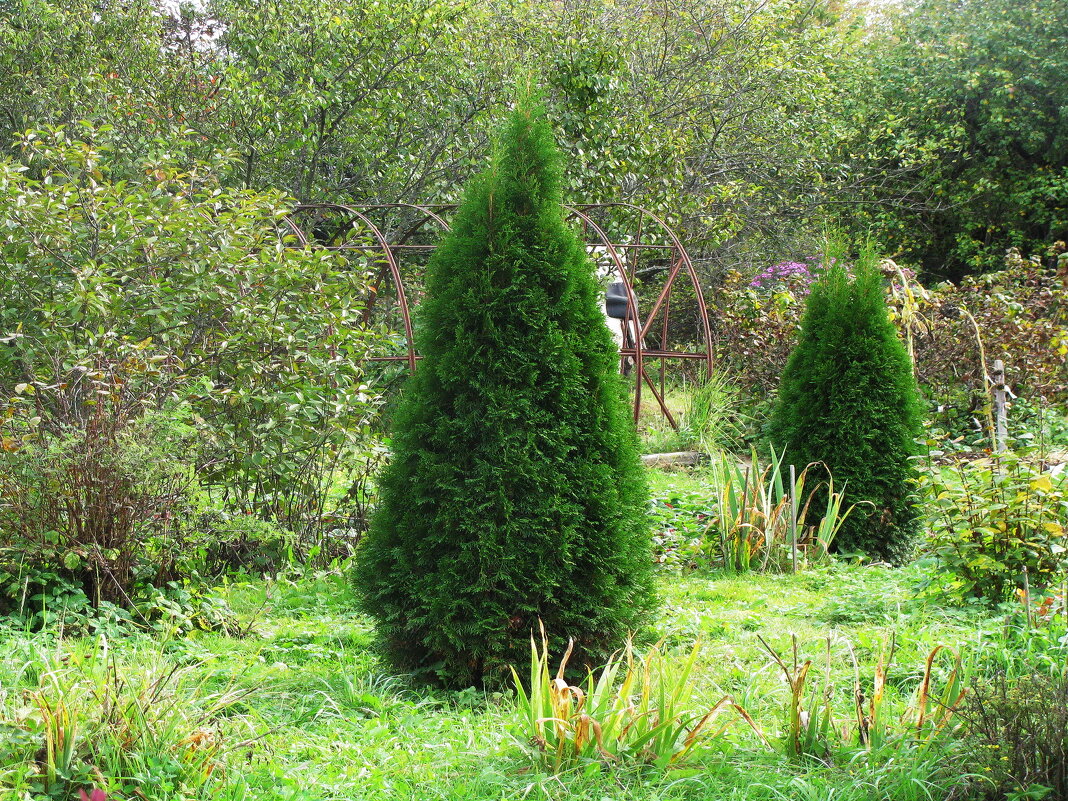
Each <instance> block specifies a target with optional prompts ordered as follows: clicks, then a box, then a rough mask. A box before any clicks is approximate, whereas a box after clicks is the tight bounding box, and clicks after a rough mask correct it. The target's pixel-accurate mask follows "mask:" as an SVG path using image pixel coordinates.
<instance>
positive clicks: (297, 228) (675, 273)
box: [285, 203, 713, 427]
mask: <svg viewBox="0 0 1068 801" xmlns="http://www.w3.org/2000/svg"><path fill="white" fill-rule="evenodd" d="M455 208H456V207H455V206H454V205H419V204H413V203H383V204H375V205H371V206H361V207H359V208H354V207H352V206H347V205H343V204H337V203H317V204H306V205H301V206H298V207H297V208H296V209H295V210H294V212H293V213H292V214H291V215H289V216H287V217H286V218H285V223H286V224H287V226H288V227H289V228H290V229H292V231H293V232H294V234H295V236H296V237H297V239H298V240H299V241H300V243H301V244H302V245H305V246H306V245H308V244H309V243H311V242H313V241H315V240H316V237H315V236H314V235H313V233H312V232H310V231H308V230H305V228H304V226H302V225H301V224H300V223H301V221H302V220H303V219H306V218H307V217H309V216H310V215H319V217H320V219H321V218H322V216H323V215H324V214H332V215H337V216H339V217H340V218H341V223H340V225H339V226H338V227H337V230H336V231H335V232H334V233H333V235H331V236H329V237H327V241H320V244H322V245H323V246H324V247H327V248H329V249H334V250H342V251H345V250H350V251H358V252H361V253H364V254H372V255H377V257H378V258H379V259H380V260H381V262H382V264H383V267H382V270H381V272H380V273H379V275H378V277H377V278H376V280H375V282H374V284H372V291H371V293H370V295H369V297H368V302H367V306H366V307H365V311H364V322H365V323H369V322H370V317H371V314H372V311H373V308H374V304H375V300H376V299H377V297H378V294H379V293H378V289H379V286H380V282H381V281H382V280H384V279H386V278H388V279H389V280H390V281H391V282H392V283H393V285H394V290H395V292H396V300H397V305H398V311H399V313H400V316H401V321H402V327H403V329H404V331H403V333H404V347H405V354H404V355H403V356H399V355H383V356H371V357H369V358H368V360H369V361H387V362H396V361H404V362H407V364H408V369H409V370H410V371H412V372H414V371H415V369H416V363H417V362H418V360H419V358H420V356H419V354H418V353H417V352H416V350H415V340H414V337H413V326H412V306H411V304H410V301H409V292H408V291H407V288H406V286H405V283H404V272H403V268H402V262H403V258H404V256H405V254H409V253H412V252H414V251H424V252H426V251H432V250H433V249H434V247H435V246H436V245H435V244H418V243H413V242H411V239H412V238H413V236H415V235H416V234H418V233H420V232H423V229H424V228H425V227H426V226H427V225H433V226H434V227H435V228H436V229H438V231H440V232H441V233H444V232H447V231H448V230H449V223H448V221H447V216H448V215H449V214H450V213H451V212H453V211H454V210H455ZM563 211H564V214H565V217H566V219H568V220H569V221H575V222H577V223H578V224H579V226H580V228H581V230H582V233H583V237H584V239H585V240H586V242H587V245H588V246H590V247H602V248H604V250H605V254H606V255H607V257H608V258H609V259H610V260H611V263H612V266H613V268H614V270H615V271H616V273H617V274H618V275H619V278H620V280H621V281H623V283H624V285H625V287H626V291H627V294H628V297H630V298H632V299H637V297H638V295H637V293H636V291H635V283H636V278H637V273H636V268H637V266H638V262H639V259H640V257H641V255H642V254H659V257H660V258H661V259H666V260H667V262H668V265H667V266H666V267H663V268H657V269H658V270H661V269H662V270H664V271H666V272H667V278H666V280H665V281H664V284H663V287H662V288H661V290H660V292H659V294H658V295H657V297H656V300H655V301H654V302H653V305H652V307H651V308H649V309H648V310H647V311H644V313H643V310H642V309H640V308H638V307H639V305H640V304H639V303H637V302H636V303H633V304H632V306H633V308H632V310H631V311H630V312H628V319H627V320H625V321H624V328H625V329H626V327H627V326H628V325H629V324H631V323H632V324H633V330H634V331H635V332H636V335H635V336H634V337H633V342H632V344H630V345H627V344H626V343H624V347H622V348H621V349H620V363H621V366H622V365H623V364H625V363H627V361H628V360H630V361H631V362H632V363H633V368H634V378H635V385H634V419H635V420H637V419H638V416H639V414H640V412H641V403H642V386H643V384H644V385H645V386H646V387H648V389H649V391H650V392H651V393H652V395H653V396H654V398H655V399H656V401H657V404H658V405H659V407H660V411H661V413H662V414H663V415H664V417H665V418H666V419H667V421H668V422H669V423H670V424H671V425H672V426H673V427H677V426H678V422H677V421H676V420H675V418H674V416H673V415H672V413H671V411H670V409H669V408H668V406H667V403H666V401H665V399H664V394H665V381H666V379H665V376H666V363H667V361H670V360H673V359H677V360H701V361H703V362H704V363H705V367H706V375H707V374H708V372H707V371H710V370H711V369H712V362H713V350H712V331H711V326H710V324H709V321H708V306H707V304H706V302H705V298H704V293H703V292H702V290H701V284H700V281H699V279H698V276H697V271H696V270H695V269H694V266H693V262H692V260H691V259H690V256H689V253H687V252H686V248H685V247H684V246H683V244H682V242H681V240H680V239H679V238H678V236H677V235H676V234H675V232H674V231H673V230H672V229H671V228H670V226H668V225H667V224H666V223H665V222H664V221H663V220H662V219H661V218H660V217H658V216H657V215H655V214H653V213H652V212H650V211H649V210H648V209H644V208H642V207H640V206H636V205H634V204H631V203H593V204H580V205H572V206H568V205H565V206H564V207H563ZM615 211H623V212H625V213H627V214H630V215H632V216H633V217H635V221H634V222H635V224H634V226H633V230H632V231H631V232H630V235H629V236H628V237H626V238H625V239H624V240H623V241H615V240H614V239H613V237H612V236H611V235H610V234H609V233H608V231H607V227H606V225H605V224H604V222H603V221H602V220H601V219H599V218H600V217H603V216H605V215H607V214H610V213H612V212H615ZM392 212H405V213H408V214H410V215H412V218H413V221H412V222H409V223H408V224H406V225H405V226H400V227H396V226H390V225H387V224H386V223H385V222H379V223H376V222H375V221H374V220H373V219H372V216H373V215H379V216H383V217H385V216H386V215H389V214H390V213H392ZM647 226H648V227H647ZM650 227H651V228H652V229H653V230H654V231H655V234H656V236H655V237H650V236H649V228H650ZM361 229H362V230H361ZM349 231H355V232H356V233H363V234H364V235H365V236H367V237H368V239H369V241H368V242H366V243H351V242H343V243H341V244H337V242H338V241H339V238H340V237H341V235H342V234H343V233H346V232H349ZM643 235H645V237H646V238H645V240H644V241H643ZM683 273H685V275H686V277H687V278H688V279H689V282H690V284H691V285H692V287H693V291H694V295H695V297H696V302H697V308H698V315H699V318H700V322H701V335H702V339H703V343H701V344H702V345H703V348H702V349H700V350H692V351H676V350H669V349H667V348H666V344H667V342H668V329H669V326H670V312H671V309H670V298H671V291H672V289H673V287H674V285H675V282H676V281H677V280H678V278H679V276H680V274H683ZM661 313H662V314H661ZM631 314H633V318H631V317H630V315H631ZM658 315H660V317H661V322H660V347H648V346H647V345H646V344H645V338H646V336H648V335H649V333H650V331H651V330H652V327H653V323H654V322H655V321H656V320H657V317H658ZM650 361H658V362H659V364H660V370H659V372H660V375H659V379H660V380H659V382H655V381H653V379H652V378H651V377H650V375H649V373H648V371H647V369H646V365H647V363H648V362H650ZM657 383H659V387H658V386H657Z"/></svg>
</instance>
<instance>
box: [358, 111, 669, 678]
mask: <svg viewBox="0 0 1068 801" xmlns="http://www.w3.org/2000/svg"><path fill="white" fill-rule="evenodd" d="M559 202H560V164H559V159H558V156H557V154H556V150H555V146H554V144H553V141H552V133H551V129H550V127H549V125H548V123H547V122H546V121H545V120H544V119H543V118H542V116H541V113H540V112H535V111H531V110H529V109H520V110H518V111H516V112H515V113H513V114H512V116H511V117H510V119H509V121H508V123H507V125H506V127H505V129H504V132H503V136H502V138H501V140H500V142H499V144H498V147H497V149H496V153H495V156H494V158H493V162H492V166H491V167H490V169H489V171H488V172H487V173H486V174H484V175H483V176H482V177H481V178H480V179H478V180H477V181H475V182H474V183H473V184H472V185H471V186H469V188H468V190H467V194H466V196H465V199H464V202H463V204H462V205H461V207H460V209H459V211H458V212H457V215H456V218H455V222H454V224H453V227H452V231H451V232H450V233H449V234H448V235H446V237H445V238H444V240H443V241H442V243H441V245H440V246H439V247H438V249H437V250H436V251H435V253H434V256H433V258H432V261H431V262H430V266H429V277H428V286H427V297H426V299H425V300H424V301H423V304H422V307H421V312H422V319H421V324H420V328H421V335H420V339H421V341H420V342H419V345H420V351H421V352H422V354H423V357H424V358H423V361H422V362H421V364H420V367H419V369H418V370H417V371H416V373H415V375H414V376H413V377H412V378H411V379H409V381H408V383H407V385H406V386H405V388H404V397H403V398H402V400H401V405H400V408H398V410H397V413H396V418H395V420H394V435H393V459H392V461H391V462H390V464H389V465H388V467H386V469H385V470H384V471H383V473H382V477H381V481H380V487H381V500H380V504H379V508H378V510H377V512H376V514H375V518H374V521H373V523H372V526H371V529H370V531H369V532H368V534H367V536H366V537H365V539H364V542H363V543H362V544H361V546H360V548H361V550H360V551H359V552H358V554H357V566H356V570H355V572H354V581H355V584H356V586H357V588H358V589H359V591H360V592H361V596H362V600H361V606H362V608H363V609H364V610H365V611H366V612H368V613H369V614H371V615H372V616H373V617H374V618H375V619H376V620H377V623H378V627H379V631H380V632H381V634H382V635H383V636H384V639H385V641H386V644H387V646H388V649H389V651H390V653H391V654H392V656H393V659H394V661H395V662H396V663H397V664H398V665H399V666H401V667H402V668H405V669H408V670H415V671H421V672H424V673H426V674H429V675H430V676H431V677H433V676H436V677H437V678H438V679H439V680H440V681H442V682H444V683H446V684H450V685H454V686H459V687H465V686H468V685H471V684H477V683H481V682H488V681H503V680H505V679H506V672H507V667H508V665H510V664H516V663H517V662H519V661H520V660H521V659H522V658H523V652H524V651H525V650H526V647H527V637H528V635H529V632H530V631H532V630H533V628H534V627H535V625H536V624H537V621H538V620H539V619H541V620H544V622H545V626H546V628H547V629H548V630H549V631H550V632H553V636H555V637H557V638H562V637H569V638H573V639H574V641H575V649H576V652H578V654H580V655H581V659H583V660H591V661H592V660H598V661H599V660H601V659H602V658H603V657H604V656H606V655H607V654H608V653H610V652H611V651H612V650H613V648H614V647H615V646H616V645H618V643H619V642H620V641H621V640H622V639H623V637H624V636H625V634H626V632H627V631H628V630H633V629H634V628H635V627H636V626H637V625H638V624H639V623H640V622H641V621H642V620H643V619H644V617H645V616H646V613H647V612H648V610H649V609H650V608H651V606H652V604H653V593H652V578H651V570H652V566H651V559H650V542H649V535H648V519H647V517H646V504H647V497H648V496H647V492H646V489H645V486H644V475H643V473H642V470H641V466H640V463H639V460H638V454H637V440H636V436H635V433H634V427H633V424H632V422H631V419H630V416H629V415H628V413H627V409H626V407H625V405H624V394H623V389H622V384H621V382H620V379H619V375H618V370H617V364H618V355H617V352H616V350H615V348H614V346H613V344H612V341H611V338H610V336H609V333H608V330H607V328H606V327H605V325H604V319H603V314H602V313H601V311H600V309H599V308H598V300H597V285H596V282H595V280H594V277H593V269H592V265H591V264H590V262H589V258H588V256H587V254H586V251H585V248H584V246H583V245H582V244H581V243H580V242H579V240H578V237H577V235H576V233H575V232H574V231H573V230H571V229H570V228H569V227H568V226H566V225H565V224H564V221H563V219H562V216H561V210H560V206H559ZM563 645H564V642H562V641H560V640H557V642H555V643H554V646H555V647H556V648H558V649H559V650H562V649H563Z"/></svg>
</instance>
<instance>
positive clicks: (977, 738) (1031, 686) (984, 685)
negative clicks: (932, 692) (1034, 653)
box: [961, 670, 1068, 799]
mask: <svg viewBox="0 0 1068 801" xmlns="http://www.w3.org/2000/svg"><path fill="white" fill-rule="evenodd" d="M961 717H962V719H963V720H964V722H965V726H964V734H965V737H964V744H965V746H966V749H967V753H968V756H969V758H970V761H971V762H972V764H973V765H975V773H976V774H977V775H979V776H982V777H983V778H984V779H985V781H984V782H983V783H982V784H980V785H979V788H978V789H979V790H980V791H981V792H983V793H984V794H985V796H986V797H988V798H1006V797H1009V798H1018V799H1023V798H1036V799H1038V798H1050V799H1061V798H1068V673H1065V672H1064V671H1063V670H1061V671H1060V672H1059V674H1058V675H1053V676H1050V675H1045V674H1042V673H1035V674H1032V675H1021V676H1018V677H1016V678H1009V677H1007V676H1006V675H1005V674H1004V673H1000V674H997V675H995V676H994V677H993V678H990V679H986V680H982V681H977V682H976V683H975V685H974V686H973V690H972V694H971V697H970V699H969V700H968V703H967V704H966V706H965V707H964V709H963V710H962V712H961Z"/></svg>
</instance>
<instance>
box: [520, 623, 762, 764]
mask: <svg viewBox="0 0 1068 801" xmlns="http://www.w3.org/2000/svg"><path fill="white" fill-rule="evenodd" d="M699 653H700V644H697V645H694V647H693V648H692V649H691V650H690V653H689V655H688V656H687V657H685V658H684V659H677V658H675V657H673V656H671V655H669V654H666V653H664V652H662V650H661V647H660V646H659V645H656V646H653V647H651V648H650V649H649V650H648V651H647V652H646V654H645V656H644V657H643V658H641V659H640V660H639V659H635V656H634V648H633V645H632V644H631V642H630V641H629V640H628V641H627V644H626V646H625V648H624V649H623V652H622V654H621V655H620V654H617V655H613V656H612V657H611V658H610V659H609V660H608V663H607V664H606V665H605V666H604V667H603V668H601V670H600V673H599V674H598V675H597V676H594V673H593V671H592V670H591V671H590V672H589V674H588V675H587V677H586V681H585V683H584V685H582V686H579V685H571V684H568V682H567V680H566V679H565V678H564V676H565V672H566V669H567V661H568V658H569V657H570V655H571V649H570V648H568V650H567V651H566V652H565V653H564V656H563V659H561V661H560V667H559V669H558V670H557V671H556V676H555V678H550V675H549V651H548V640H547V638H546V637H545V632H544V630H543V631H542V642H541V649H540V650H539V648H538V645H537V643H536V642H535V641H534V638H533V637H531V640H530V673H529V675H528V676H527V678H526V681H525V682H524V681H523V680H522V679H520V677H519V674H518V673H517V672H516V670H515V668H512V678H513V680H514V681H515V687H516V692H517V693H518V695H519V703H518V709H517V715H518V718H519V724H518V726H517V730H518V732H519V734H520V736H521V737H522V739H523V740H524V742H525V743H526V744H527V745H529V746H530V747H531V748H532V752H533V755H534V757H535V759H536V760H537V761H538V762H539V763H540V764H541V765H542V766H543V767H545V768H546V769H547V770H551V771H552V772H553V773H559V772H560V771H561V770H565V769H567V768H570V767H574V766H575V765H577V764H581V763H583V762H593V761H602V762H607V763H617V762H628V761H630V762H648V763H651V764H653V765H655V766H656V767H657V768H659V769H661V770H664V769H666V768H668V767H670V766H672V765H677V764H679V763H680V762H683V761H684V760H685V759H686V756H687V755H688V754H689V753H690V752H691V751H692V750H693V749H694V748H696V747H698V746H700V745H701V744H702V743H703V741H704V740H706V739H708V738H710V737H713V736H715V735H716V734H717V733H718V732H721V731H722V728H719V729H715V728H713V726H714V724H715V722H716V718H717V717H718V716H719V714H720V713H721V712H723V711H724V710H727V709H731V710H733V711H735V712H736V713H737V714H739V715H740V716H741V717H742V719H743V720H744V721H745V722H746V723H747V724H748V725H749V726H750V728H752V730H753V731H754V732H756V734H757V736H758V737H759V738H761V740H763V741H764V742H765V743H767V741H766V740H764V735H763V734H761V732H760V730H759V729H758V728H757V726H756V723H755V722H754V721H753V719H752V718H751V717H750V716H749V713H748V712H746V711H745V710H744V709H743V708H742V707H741V706H739V705H738V704H736V703H734V701H733V700H732V699H731V698H730V697H729V696H724V697H723V698H721V699H720V700H719V701H718V702H717V703H716V704H714V705H713V706H712V707H711V708H710V709H708V710H707V711H704V712H694V711H692V710H691V709H690V707H691V706H692V703H693V702H692V695H693V688H692V686H691V684H690V674H691V672H692V671H693V668H694V665H695V663H696V661H697V657H698V654H699Z"/></svg>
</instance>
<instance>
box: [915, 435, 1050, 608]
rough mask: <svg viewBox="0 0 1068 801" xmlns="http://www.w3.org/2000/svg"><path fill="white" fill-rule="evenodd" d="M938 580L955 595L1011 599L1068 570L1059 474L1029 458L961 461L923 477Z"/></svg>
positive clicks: (1011, 456) (930, 544)
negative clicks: (1020, 592) (1026, 588)
mask: <svg viewBox="0 0 1068 801" xmlns="http://www.w3.org/2000/svg"><path fill="white" fill-rule="evenodd" d="M919 485H920V488H921V490H922V492H923V493H924V496H925V500H926V505H925V508H926V509H927V510H928V511H927V519H928V521H929V526H930V535H929V542H928V545H927V550H928V552H929V553H930V555H931V556H933V558H934V568H935V571H936V576H938V577H942V578H944V579H945V586H946V589H948V590H949V591H950V592H952V593H953V594H956V595H958V596H959V597H969V598H979V599H983V600H986V601H989V602H992V603H1000V602H1003V601H1008V600H1011V599H1012V597H1013V596H1014V595H1015V594H1016V592H1017V590H1018V589H1019V590H1023V589H1024V588H1025V585H1028V586H1030V587H1031V588H1033V589H1035V590H1041V589H1044V588H1046V587H1049V586H1050V585H1051V584H1052V583H1053V582H1054V581H1055V580H1057V578H1058V577H1059V576H1061V575H1063V573H1064V570H1065V569H1066V568H1068V535H1066V528H1065V526H1066V525H1068V492H1066V489H1065V485H1064V478H1063V476H1058V475H1055V474H1053V473H1052V472H1050V471H1048V470H1045V469H1043V466H1042V464H1041V463H1040V462H1037V461H1034V460H1033V459H1032V458H1030V457H1029V456H1027V455H1026V454H1019V453H1004V454H999V455H998V456H996V457H994V458H991V459H959V460H957V461H956V462H955V463H954V465H953V466H952V467H942V468H939V467H931V468H930V469H928V470H927V471H925V472H924V473H923V474H922V475H921V476H920V482H919Z"/></svg>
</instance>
